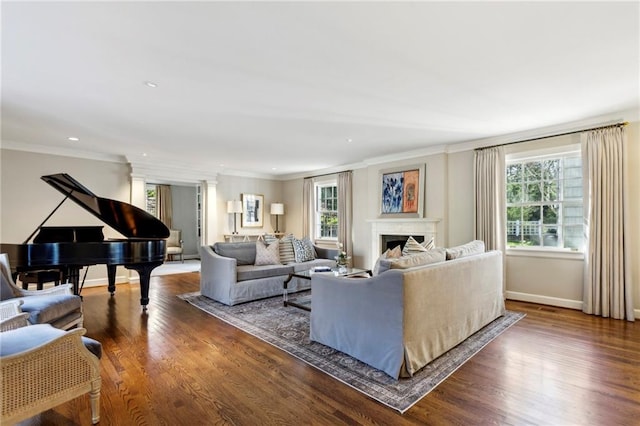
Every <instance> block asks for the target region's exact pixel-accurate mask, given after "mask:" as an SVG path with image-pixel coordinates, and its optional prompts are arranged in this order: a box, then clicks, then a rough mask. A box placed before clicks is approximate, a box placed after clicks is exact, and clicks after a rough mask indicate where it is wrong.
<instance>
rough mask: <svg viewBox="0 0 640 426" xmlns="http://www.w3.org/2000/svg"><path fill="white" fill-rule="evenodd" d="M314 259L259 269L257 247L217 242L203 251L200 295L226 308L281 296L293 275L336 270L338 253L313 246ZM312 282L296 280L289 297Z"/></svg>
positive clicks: (262, 266)
mask: <svg viewBox="0 0 640 426" xmlns="http://www.w3.org/2000/svg"><path fill="white" fill-rule="evenodd" d="M313 247H314V250H315V259H314V260H310V261H307V262H300V263H295V262H294V263H289V264H286V265H283V264H277V265H260V266H256V265H254V263H255V258H256V243H255V242H240V243H227V242H224V243H223V242H218V243H215V244H214V245H213V246H201V247H200V259H201V267H200V293H201V294H202V295H203V296H206V297H209V298H210V299H213V300H217V301H218V302H221V303H224V304H225V305H236V304H238V303H244V302H249V301H252V300H257V299H262V298H265V297H272V296H277V295H281V294H282V292H283V283H284V281H285V280H286V279H287V277H288V276H289V274H290V273H293V272H294V271H295V272H297V271H304V270H307V269H311V268H313V267H315V266H335V264H336V261H335V259H334V258H335V256H337V255H338V250H337V249H336V250H333V249H325V248H321V247H318V246H315V245H314V246H313ZM310 287H311V281H310V280H305V279H301V278H293V279H292V280H291V282H289V283H288V284H287V288H288V291H289V292H290V293H293V292H297V291H301V290H306V289H309V288H310Z"/></svg>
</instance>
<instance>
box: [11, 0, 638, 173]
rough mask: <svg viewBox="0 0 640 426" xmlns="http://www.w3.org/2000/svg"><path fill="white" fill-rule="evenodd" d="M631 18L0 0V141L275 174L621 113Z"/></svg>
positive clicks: (542, 7)
mask: <svg viewBox="0 0 640 426" xmlns="http://www.w3.org/2000/svg"><path fill="white" fill-rule="evenodd" d="M639 11H640V8H639V3H638V2H627V3H613V2H602V3H598V2H584V3H582V2H566V3H553V2H533V3H521V2H498V3H493V2H492V3H488V2H486V3H485V2H469V3H462V2H451V3H440V2H437V3H435V2H408V3H400V2H374V3H369V2H349V3H346V2H344V3H334V2H331V3H330V2H317V3H312V2H284V3H271V2H256V3H249V2H194V3H188V2H170V3H169V2H125V3H95V2H69V3H61V2H44V3H24V2H21V3H18V2H16V3H13V2H6V1H3V3H2V9H1V13H2V141H3V144H4V146H5V147H6V146H9V147H14V148H15V147H23V148H25V149H40V150H47V149H48V150H51V151H54V152H55V151H56V150H57V151H60V152H63V151H69V152H71V151H74V152H76V153H77V154H78V155H82V154H88V153H92V155H104V156H105V158H108V157H113V158H120V159H122V160H126V161H130V162H132V163H134V164H174V165H176V166H177V167H179V168H180V167H184V168H190V169H192V170H193V169H195V170H217V171H221V172H223V173H224V172H229V173H232V172H243V173H248V174H257V175H260V174H262V175H273V176H283V175H291V174H296V173H301V172H305V171H319V170H327V169H332V168H339V167H340V166H341V165H348V164H354V163H359V162H362V161H363V160H366V159H369V158H378V157H384V156H388V155H390V154H393V153H396V152H404V151H413V150H419V149H424V148H427V147H429V146H431V145H442V144H450V143H456V142H464V141H470V140H476V139H482V138H488V137H493V136H496V135H504V134H509V133H515V132H522V131H526V130H529V129H539V128H544V127H547V126H554V125H558V124H561V123H569V122H574V121H577V120H582V119H585V118H589V117H596V116H601V115H605V114H610V113H613V112H617V111H624V110H630V109H631V110H633V109H637V108H638V105H639V103H640V84H639V73H640V59H639V58H640V24H639V23H640V15H639V14H640V12H639ZM145 81H152V82H155V83H157V85H158V87H157V88H150V87H147V86H146V85H145V84H144V82H145ZM69 136H75V137H78V138H79V139H80V140H79V141H78V142H71V141H69V140H67V138H68V137H69ZM143 154H146V157H143ZM221 165H224V166H221Z"/></svg>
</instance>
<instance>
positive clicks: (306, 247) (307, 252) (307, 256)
mask: <svg viewBox="0 0 640 426" xmlns="http://www.w3.org/2000/svg"><path fill="white" fill-rule="evenodd" d="M293 252H294V254H295V259H296V262H298V263H300V262H308V261H310V260H313V259H315V258H316V255H315V250H314V248H313V244H312V243H311V240H309V239H308V238H303V239H302V240H299V239H297V238H294V239H293Z"/></svg>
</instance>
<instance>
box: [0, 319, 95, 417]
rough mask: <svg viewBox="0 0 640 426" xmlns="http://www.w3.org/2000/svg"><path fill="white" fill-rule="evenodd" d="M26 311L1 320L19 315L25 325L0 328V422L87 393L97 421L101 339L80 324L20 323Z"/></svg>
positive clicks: (35, 412) (24, 321) (38, 411)
mask: <svg viewBox="0 0 640 426" xmlns="http://www.w3.org/2000/svg"><path fill="white" fill-rule="evenodd" d="M26 315H28V314H26V313H24V314H18V315H17V316H14V317H12V318H7V319H4V320H3V321H1V322H2V323H3V324H7V323H8V322H11V321H13V320H14V318H19V319H20V320H21V321H22V324H23V327H19V328H14V329H10V330H8V331H2V332H0V369H1V373H0V389H2V394H1V400H2V405H1V406H0V410H1V413H0V424H14V423H16V422H19V421H22V420H25V419H27V418H29V417H32V416H35V415H36V414H38V413H41V412H43V411H45V410H48V409H51V408H53V407H55V406H57V405H60V404H62V403H64V402H66V401H69V400H71V399H74V398H76V397H78V396H81V395H84V394H86V393H89V398H90V402H91V421H92V423H93V424H96V423H98V422H99V421H100V386H101V379H100V360H99V357H100V356H101V354H102V347H101V345H100V343H99V342H96V341H95V340H92V339H88V338H86V337H83V336H82V335H83V334H84V333H85V331H86V330H85V329H84V328H77V329H75V330H70V331H63V330H60V329H57V328H54V327H52V326H51V325H50V324H38V325H24V324H25V323H26ZM18 322H19V321H18ZM14 325H15V323H14Z"/></svg>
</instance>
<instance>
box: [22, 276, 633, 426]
mask: <svg viewBox="0 0 640 426" xmlns="http://www.w3.org/2000/svg"><path fill="white" fill-rule="evenodd" d="M198 289H199V274H198V273H185V274H178V275H167V276H159V277H152V280H151V292H150V297H151V303H150V305H149V311H148V313H146V314H145V313H142V311H141V309H140V304H139V297H140V292H139V288H138V286H137V285H119V286H118V287H117V291H116V295H115V297H113V298H112V297H110V295H109V294H108V292H107V290H106V287H95V288H86V289H85V290H84V291H83V295H84V312H85V324H84V325H85V328H86V329H87V335H88V336H90V337H93V338H95V339H97V340H99V341H101V342H102V345H103V353H104V355H103V358H102V360H101V367H102V395H101V416H102V417H101V422H100V424H102V425H216V424H235V425H300V424H314V425H324V424H327V425H334V424H352V425H355V424H364V425H369V424H380V425H391V424H393V425H404V424H407V425H409V424H414V425H415V424H436V425H437V424H459V425H470V424H473V425H476V424H506V425H510V424H513V425H529V424H540V425H630V424H640V321H637V322H635V323H631V322H627V321H616V320H609V319H603V318H598V317H593V316H588V315H585V314H582V313H581V312H579V311H573V310H567V309H560V308H553V307H547V306H541V305H534V304H527V303H520V302H507V308H508V309H510V310H515V311H522V312H526V314H527V316H526V317H525V318H524V319H523V320H521V321H520V322H518V323H517V324H516V325H514V326H513V327H511V328H510V329H509V330H507V331H506V332H505V333H503V334H502V335H501V336H499V337H498V338H497V339H495V340H494V341H493V342H491V343H490V344H489V345H487V347H485V348H484V349H483V350H482V351H480V353H478V354H477V355H475V356H474V357H473V358H472V359H471V360H469V361H468V362H467V363H466V364H464V365H463V366H462V367H461V368H460V369H458V370H457V371H456V372H455V373H454V374H453V375H451V376H450V377H449V378H448V379H447V380H445V381H444V382H443V383H441V384H440V385H439V386H438V387H437V388H436V389H435V390H434V391H432V392H431V393H430V394H428V395H427V396H426V397H424V398H423V399H422V400H420V401H419V402H418V403H417V404H416V405H415V406H413V407H412V408H411V409H410V410H409V411H407V412H406V413H405V414H404V415H400V414H398V413H397V412H395V411H394V410H392V409H390V408H387V407H385V406H383V405H381V404H379V403H377V402H375V401H373V400H370V399H369V398H367V397H366V396H364V395H362V394H360V393H359V392H357V391H355V390H353V389H351V388H350V387H348V386H346V385H344V384H342V383H340V382H338V381H336V380H334V379H332V378H331V377H329V376H327V375H325V374H323V373H321V372H320V371H318V370H316V369H314V368H313V367H310V366H308V365H307V364H305V363H304V362H302V361H300V360H298V359H296V358H294V357H292V356H290V355H288V354H286V353H284V352H282V351H280V350H278V349H275V348H273V347H272V346H270V345H269V344H267V343H264V342H262V341H261V340H258V339H257V338H254V337H252V336H250V335H248V334H245V333H243V332H241V331H239V330H238V329H236V328H234V327H232V326H230V325H227V324H226V323H224V322H222V321H219V320H217V319H216V318H214V317H211V316H209V315H207V314H205V313H204V312H202V311H200V310H199V309H197V308H195V307H192V306H191V305H189V304H188V303H186V302H184V301H182V300H181V299H179V298H178V297H176V295H177V294H181V293H186V292H193V291H197V290H198ZM90 419H91V415H90V410H89V400H88V397H86V396H84V397H79V398H76V399H75V400H73V401H70V402H68V403H65V404H63V405H60V406H58V407H56V408H55V409H53V410H49V411H46V412H44V413H42V414H41V415H38V416H36V417H34V418H32V419H30V420H28V421H26V422H25V424H34V425H37V424H42V425H73V424H78V425H89V424H91V421H90Z"/></svg>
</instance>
